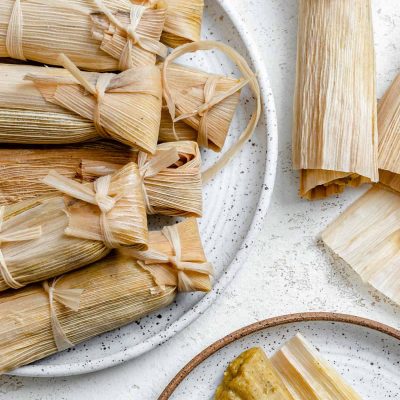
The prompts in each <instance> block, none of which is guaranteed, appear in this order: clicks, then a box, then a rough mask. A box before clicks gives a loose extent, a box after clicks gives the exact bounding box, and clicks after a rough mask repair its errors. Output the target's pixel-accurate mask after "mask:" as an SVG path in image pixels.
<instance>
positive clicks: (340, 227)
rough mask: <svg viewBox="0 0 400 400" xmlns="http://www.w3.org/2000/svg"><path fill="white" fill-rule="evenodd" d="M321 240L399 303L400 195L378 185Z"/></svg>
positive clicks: (361, 276)
mask: <svg viewBox="0 0 400 400" xmlns="http://www.w3.org/2000/svg"><path fill="white" fill-rule="evenodd" d="M322 240H323V241H324V242H325V244H326V245H327V246H328V247H329V248H330V249H332V251H333V252H334V253H336V254H337V255H338V256H339V257H341V258H342V259H343V260H345V261H346V262H347V263H348V264H349V265H350V267H351V268H352V269H353V270H354V271H355V272H356V273H357V274H358V275H359V276H360V278H361V279H362V280H363V282H366V283H369V284H370V285H372V286H373V287H374V288H375V289H377V290H378V291H380V292H381V293H383V294H384V295H385V296H387V297H388V298H390V299H391V300H392V301H394V302H396V303H397V304H400V268H399V243H400V195H399V194H398V193H396V192H394V191H391V190H387V189H385V187H384V186H380V185H378V186H376V187H374V188H372V189H370V190H369V191H368V192H367V193H366V194H365V195H364V196H362V197H361V198H360V199H359V200H357V201H356V202H355V203H353V204H352V205H351V206H350V207H349V208H348V209H347V210H346V211H345V212H344V213H343V214H342V215H341V216H340V217H339V218H337V219H336V220H335V221H334V222H333V223H332V224H331V225H330V226H329V227H328V228H327V229H326V230H325V231H324V232H323V233H322Z"/></svg>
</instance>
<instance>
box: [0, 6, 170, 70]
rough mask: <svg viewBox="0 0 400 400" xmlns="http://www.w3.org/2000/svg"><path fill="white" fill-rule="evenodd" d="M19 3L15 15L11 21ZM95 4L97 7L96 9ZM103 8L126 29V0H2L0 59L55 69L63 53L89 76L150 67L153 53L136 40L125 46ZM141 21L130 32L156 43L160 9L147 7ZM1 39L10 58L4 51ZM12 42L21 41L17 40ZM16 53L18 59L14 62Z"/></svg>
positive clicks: (162, 19) (124, 37)
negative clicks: (87, 71)
mask: <svg viewBox="0 0 400 400" xmlns="http://www.w3.org/2000/svg"><path fill="white" fill-rule="evenodd" d="M19 1H20V15H21V16H22V20H19V19H18V18H17V17H13V18H12V15H13V14H12V12H13V10H14V12H15V8H14V7H17V6H16V3H17V2H19ZM96 3H97V4H96ZM101 3H102V4H103V7H107V9H109V10H110V11H111V12H112V13H114V15H115V17H116V18H117V19H118V20H119V21H120V22H121V24H122V25H124V26H125V27H126V28H127V26H128V25H129V24H130V23H131V19H130V10H131V8H132V7H133V5H132V3H131V2H130V1H129V0H104V1H103V2H99V1H97V2H96V1H94V0H69V1H63V0H2V1H1V2H0V57H13V58H16V57H17V58H25V59H27V60H33V61H38V62H41V63H44V64H50V65H59V61H58V55H59V53H65V54H66V55H67V56H68V57H70V58H71V60H72V61H73V62H74V63H75V64H76V65H78V66H79V67H81V68H83V69H86V70H91V71H116V70H119V69H127V68H126V66H127V64H128V65H129V64H130V65H129V67H138V66H144V65H154V63H155V61H156V53H155V52H153V51H150V50H151V48H150V49H145V48H144V47H146V48H148V46H141V45H140V41H139V42H138V43H134V41H133V40H132V39H129V41H130V44H129V43H128V41H127V32H126V28H125V29H124V30H121V29H120V28H117V27H116V26H115V24H114V23H113V22H111V21H110V20H109V18H107V17H106V15H105V14H104V13H102V12H101V11H102V10H103V8H102V7H100V6H101ZM153 3H154V5H152V6H149V7H148V8H147V9H146V11H145V12H144V14H143V16H142V17H141V19H140V21H139V24H138V26H137V28H136V29H135V33H136V34H137V35H139V37H140V38H146V39H151V40H152V41H154V42H155V43H157V41H159V40H160V36H161V32H162V29H163V26H164V22H165V13H166V9H165V7H164V5H163V3H162V2H153ZM135 7H136V6H135ZM7 34H8V35H9V39H12V40H11V43H12V48H16V49H18V48H19V49H20V51H19V52H18V51H17V54H16V55H13V54H10V51H11V50H10V49H9V48H7ZM18 37H20V38H21V39H20V40H18ZM128 45H129V46H131V52H130V55H129V60H124V58H125V57H124V56H126V53H124V49H125V46H128ZM18 53H21V55H20V56H19V57H18Z"/></svg>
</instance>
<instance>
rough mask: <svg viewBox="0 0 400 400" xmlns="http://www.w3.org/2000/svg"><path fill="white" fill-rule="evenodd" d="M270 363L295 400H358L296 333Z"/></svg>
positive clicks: (358, 397)
mask: <svg viewBox="0 0 400 400" xmlns="http://www.w3.org/2000/svg"><path fill="white" fill-rule="evenodd" d="M271 361H272V364H273V365H274V367H275V368H276V370H277V371H278V373H279V374H280V375H281V377H282V379H283V382H284V383H285V385H286V387H287V388H288V390H289V392H290V393H291V394H292V396H293V398H294V399H295V400H305V399H307V400H361V397H360V396H359V395H358V394H357V393H356V392H355V391H354V390H353V389H352V388H351V387H350V386H349V385H348V384H347V383H346V382H345V381H344V379H343V378H342V377H341V375H340V374H339V373H338V372H336V371H335V370H334V369H333V368H332V367H331V366H330V365H329V364H328V362H326V361H325V360H324V359H323V358H322V357H321V355H320V354H319V353H318V351H317V350H316V349H315V348H314V347H313V346H312V345H311V344H310V343H308V342H307V341H306V339H305V338H304V337H303V336H302V335H300V334H297V335H296V336H295V337H294V338H293V339H291V340H290V341H289V342H287V343H286V344H285V345H284V346H283V347H282V348H281V349H280V350H279V351H278V352H277V353H275V354H274V355H273V357H272V358H271Z"/></svg>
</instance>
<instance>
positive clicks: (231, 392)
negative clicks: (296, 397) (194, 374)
mask: <svg viewBox="0 0 400 400" xmlns="http://www.w3.org/2000/svg"><path fill="white" fill-rule="evenodd" d="M292 399H293V397H292V396H291V395H290V393H289V392H288V391H287V389H286V387H285V386H284V384H283V382H282V380H281V378H280V377H279V375H278V374H277V372H276V371H275V369H274V367H273V365H272V363H271V361H270V360H269V359H268V357H267V356H266V354H265V353H264V351H263V350H262V349H260V348H257V347H256V348H252V349H249V350H246V351H245V352H244V353H242V354H241V355H240V356H239V357H237V358H236V359H235V360H234V361H233V362H232V363H231V364H229V366H228V368H227V369H226V371H225V373H224V378H223V382H222V383H221V385H220V386H219V387H218V389H217V392H216V394H215V400H292Z"/></svg>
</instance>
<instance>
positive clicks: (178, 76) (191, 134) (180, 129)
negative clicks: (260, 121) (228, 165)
mask: <svg viewBox="0 0 400 400" xmlns="http://www.w3.org/2000/svg"><path fill="white" fill-rule="evenodd" d="M160 67H162V64H160ZM211 78H216V79H217V84H216V90H215V95H214V96H218V95H220V94H223V93H226V92H227V91H229V90H230V89H232V88H233V87H235V86H236V85H237V84H238V83H239V80H238V79H234V78H228V77H224V76H219V75H216V74H209V73H206V72H204V71H201V70H198V69H195V68H191V67H186V66H183V65H180V64H176V63H171V64H169V66H168V71H167V79H168V83H169V87H170V90H171V96H172V98H173V101H174V103H175V106H176V115H177V117H179V116H180V115H184V114H189V113H192V112H193V110H196V109H198V108H199V107H201V106H203V105H204V103H205V93H204V89H205V86H206V83H207V81H208V80H209V79H211ZM214 96H213V97H214ZM239 100H240V90H238V91H236V92H235V93H234V94H232V95H231V96H229V97H228V98H226V99H224V100H222V101H221V102H219V103H218V104H216V105H214V106H213V107H211V108H210V109H209V110H208V112H207V115H206V116H205V117H204V118H207V131H208V148H210V149H212V150H214V151H217V152H219V151H221V149H222V147H223V146H224V144H225V141H226V138H227V135H228V132H229V128H230V125H231V123H232V120H233V117H234V114H235V112H236V109H237V107H238V104H239ZM200 121H201V116H200V115H198V114H197V115H194V116H192V117H189V118H187V119H184V120H183V122H184V123H185V124H186V125H188V126H189V127H190V128H192V129H189V128H185V127H184V125H182V123H179V122H178V123H175V131H176V134H177V136H178V138H179V139H180V140H193V139H194V140H197V137H198V133H197V132H198V130H199V128H200ZM174 137H175V135H174V133H173V122H172V120H171V117H170V115H169V112H168V109H167V108H166V107H163V111H162V117H161V128H160V137H159V141H161V142H164V141H171V140H176V139H174Z"/></svg>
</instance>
